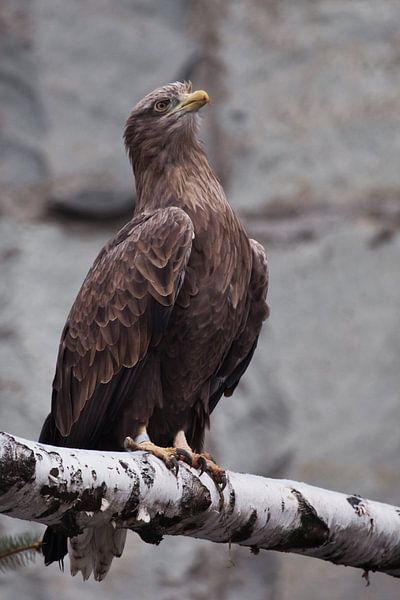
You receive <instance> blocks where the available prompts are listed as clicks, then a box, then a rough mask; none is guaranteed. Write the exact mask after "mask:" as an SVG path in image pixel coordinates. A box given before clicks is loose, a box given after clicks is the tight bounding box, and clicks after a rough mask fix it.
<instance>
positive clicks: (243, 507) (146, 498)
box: [0, 433, 400, 577]
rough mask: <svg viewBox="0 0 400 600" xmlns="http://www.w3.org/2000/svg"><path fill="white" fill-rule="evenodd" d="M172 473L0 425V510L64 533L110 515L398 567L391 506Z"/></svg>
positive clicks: (159, 534)
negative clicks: (30, 436)
mask: <svg viewBox="0 0 400 600" xmlns="http://www.w3.org/2000/svg"><path fill="white" fill-rule="evenodd" d="M228 477H229V482H228V485H227V487H226V488H225V490H224V492H223V495H220V494H219V493H218V490H217V489H216V487H215V485H214V484H213V482H212V481H211V480H210V479H209V477H208V476H207V475H206V474H203V475H202V476H201V477H199V475H198V473H197V472H196V471H194V470H192V469H189V467H187V466H186V465H183V464H182V466H181V468H180V470H179V473H178V475H177V476H175V475H174V474H173V473H171V472H170V471H168V470H167V469H166V467H165V466H164V465H163V464H162V463H161V462H160V461H159V460H158V459H156V458H154V457H153V456H150V455H147V454H145V453H142V452H136V453H133V454H129V453H115V454H113V453H108V452H96V451H88V450H74V449H70V448H59V447H52V446H45V445H43V444H39V443H37V442H31V441H28V440H24V439H21V438H17V437H15V436H12V435H9V434H7V433H0V512H1V513H2V514H6V515H8V516H10V517H15V518H18V519H26V520H31V521H37V522H40V523H44V524H46V525H53V526H57V527H58V528H59V529H60V530H62V531H64V532H65V533H67V534H68V535H69V536H74V535H77V534H78V533H79V532H81V531H82V530H83V529H84V528H86V527H96V526H98V525H100V524H106V523H110V522H112V523H113V525H114V526H115V527H117V528H120V527H122V528H129V529H132V530H133V531H136V532H137V533H138V534H139V535H140V536H141V537H142V539H143V540H144V541H146V542H150V543H155V544H158V543H159V542H160V541H161V540H162V538H163V536H164V535H186V536H191V537H196V538H203V539H207V540H210V541H213V542H222V543H237V544H240V545H243V546H249V547H250V548H251V549H252V550H253V551H254V552H257V551H258V549H269V550H279V551H284V552H296V553H299V554H305V555H307V556H313V557H316V558H321V559H324V560H329V561H331V562H333V563H336V564H343V565H350V566H353V567H359V568H362V569H364V570H367V571H382V572H384V573H387V574H390V575H393V576H395V577H400V508H397V507H394V506H390V505H387V504H382V503H379V502H373V501H370V500H366V499H364V498H361V497H359V496H354V495H346V494H342V493H338V492H332V491H328V490H323V489H320V488H316V487H312V486H310V485H307V484H304V483H298V482H295V481H288V480H273V479H267V478H263V477H257V476H255V475H247V474H239V473H232V472H228Z"/></svg>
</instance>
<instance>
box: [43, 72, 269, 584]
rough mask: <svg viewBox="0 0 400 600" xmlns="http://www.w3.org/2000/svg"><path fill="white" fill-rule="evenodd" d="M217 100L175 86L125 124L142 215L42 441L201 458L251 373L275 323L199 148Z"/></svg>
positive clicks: (81, 301) (77, 320) (254, 260)
mask: <svg viewBox="0 0 400 600" xmlns="http://www.w3.org/2000/svg"><path fill="white" fill-rule="evenodd" d="M207 101H208V96H207V94H206V93H205V92H193V93H192V92H191V85H190V84H188V83H180V82H177V83H174V84H170V85H167V86H164V87H163V88H160V89H158V90H156V91H155V92H152V93H151V94H149V95H147V96H146V97H145V98H144V99H143V100H141V101H140V102H139V103H138V104H137V105H136V106H135V107H134V109H133V111H132V113H131V115H130V117H129V119H128V121H127V124H126V129H125V144H126V148H127V151H128V155H129V158H130V160H131V163H132V166H133V170H134V174H135V178H136V188H137V203H136V206H135V211H134V215H133V218H132V219H131V221H129V222H128V223H127V224H126V225H125V227H123V228H122V229H121V230H120V231H119V232H118V233H117V234H116V236H115V237H114V238H112V239H111V240H110V241H109V242H108V244H107V245H106V246H105V247H104V248H103V249H102V250H101V252H100V254H99V256H98V257H97V259H96V260H95V262H94V264H93V266H92V268H91V269H90V271H89V273H88V275H87V277H86V279H85V281H84V283H83V285H82V288H81V290H80V292H79V293H78V296H77V298H76V300H75V302H74V304H73V306H72V309H71V312H70V314H69V316H68V319H67V323H66V325H65V327H64V330H63V333H62V337H61V343H60V349H59V355H58V360H57V368H56V375H55V378H54V383H53V396H52V408H51V413H50V415H49V416H48V418H47V420H46V422H45V424H44V426H43V429H42V433H41V436H40V441H42V442H47V443H51V444H56V445H64V446H71V447H80V448H95V449H106V450H121V449H123V447H124V440H125V438H126V437H127V436H132V437H133V438H134V437H135V436H136V434H137V433H138V432H139V431H141V429H140V428H141V427H143V426H144V427H147V431H148V433H149V436H150V439H151V440H152V442H154V443H156V444H158V445H160V446H172V445H173V444H174V440H175V437H176V435H177V434H178V433H179V432H183V433H184V434H185V436H186V439H187V442H188V444H189V446H190V447H191V448H192V449H193V450H195V451H197V452H200V451H201V450H202V445H203V437H204V431H205V428H206V427H207V425H208V423H209V416H210V414H211V412H212V411H213V409H214V408H215V406H216V404H217V403H218V401H219V399H220V398H221V396H222V395H224V394H225V395H226V396H229V395H231V394H232V392H233V390H234V389H235V387H236V386H237V384H238V382H239V379H240V377H241V376H242V375H243V373H244V371H245V370H246V368H247V366H248V364H249V362H250V360H251V357H252V354H253V352H254V349H255V346H256V343H257V338H258V335H259V332H260V328H261V324H262V321H263V320H264V319H265V318H266V317H267V315H268V307H267V304H266V293H267V284H268V272H267V266H266V258H265V253H264V250H263V249H262V247H261V246H260V245H259V244H258V243H257V242H255V241H254V240H250V239H249V238H248V236H247V235H246V233H245V231H244V229H243V227H242V225H241V223H240V221H239V220H238V218H237V217H236V215H235V214H234V212H233V210H232V208H231V207H230V205H229V204H228V202H227V200H226V198H225V194H224V192H223V190H222V188H221V186H220V184H219V182H218V180H217V178H216V177H215V175H214V173H213V171H212V169H211V167H210V166H209V164H208V162H207V158H206V156H205V153H204V151H203V148H202V146H201V144H200V143H199V141H198V140H197V137H196V132H197V110H198V109H199V108H200V107H201V106H203V105H204V104H206V103H207ZM46 535H47V537H48V539H47V544H46V546H45V547H44V552H45V557H46V562H47V563H49V562H51V561H53V560H60V558H62V556H63V554H65V553H66V544H65V538H64V539H63V538H61V537H60V536H59V535H58V536H56V535H55V534H53V533H52V532H49V533H47V534H46ZM45 541H46V539H45ZM46 552H47V554H46ZM99 578H100V576H99Z"/></svg>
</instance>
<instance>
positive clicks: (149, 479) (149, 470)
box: [141, 459, 156, 489]
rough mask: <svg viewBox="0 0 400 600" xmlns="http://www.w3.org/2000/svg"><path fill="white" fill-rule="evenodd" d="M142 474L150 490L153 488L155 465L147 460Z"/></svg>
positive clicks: (144, 461)
mask: <svg viewBox="0 0 400 600" xmlns="http://www.w3.org/2000/svg"><path fill="white" fill-rule="evenodd" d="M141 474H142V478H143V481H144V483H145V485H147V487H148V488H149V489H150V488H151V487H153V485H154V478H155V474H156V471H155V468H154V467H153V465H151V464H150V463H149V461H148V460H147V459H144V460H143V467H142V469H141Z"/></svg>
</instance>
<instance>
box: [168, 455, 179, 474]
mask: <svg viewBox="0 0 400 600" xmlns="http://www.w3.org/2000/svg"><path fill="white" fill-rule="evenodd" d="M168 468H170V469H171V471H175V476H177V475H178V473H179V463H178V461H177V460H176V458H175V456H171V457H170V462H169V464H168Z"/></svg>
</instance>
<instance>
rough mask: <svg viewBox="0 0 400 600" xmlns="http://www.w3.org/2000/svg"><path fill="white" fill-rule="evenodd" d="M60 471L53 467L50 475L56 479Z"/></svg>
mask: <svg viewBox="0 0 400 600" xmlns="http://www.w3.org/2000/svg"><path fill="white" fill-rule="evenodd" d="M59 473H60V471H59V469H57V467H53V468H52V469H50V475H52V476H53V477H58V475H59Z"/></svg>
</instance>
